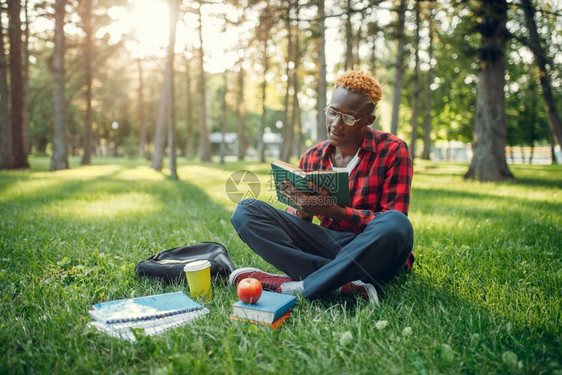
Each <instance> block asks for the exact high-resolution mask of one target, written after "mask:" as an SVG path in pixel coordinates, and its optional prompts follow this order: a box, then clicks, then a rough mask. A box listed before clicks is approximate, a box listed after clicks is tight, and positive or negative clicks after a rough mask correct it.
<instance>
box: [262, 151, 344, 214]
mask: <svg viewBox="0 0 562 375" xmlns="http://www.w3.org/2000/svg"><path fill="white" fill-rule="evenodd" d="M271 170H272V173H273V182H274V183H275V190H276V192H277V199H278V200H279V201H280V202H282V203H285V204H287V205H289V206H291V207H294V208H297V209H298V207H296V206H295V205H294V204H292V202H289V201H288V200H287V199H286V198H285V196H284V195H283V194H281V192H280V189H279V183H280V182H282V181H285V180H287V181H290V182H291V183H293V185H295V187H296V188H297V189H299V190H300V191H302V192H304V193H308V194H314V192H313V191H312V189H310V187H309V186H308V182H309V181H312V182H313V183H314V184H315V185H316V186H319V187H322V188H324V189H326V190H327V191H328V192H329V193H330V195H331V196H332V197H334V199H335V203H336V204H338V205H340V206H343V207H345V206H349V175H348V174H347V172H342V171H329V170H326V171H312V172H308V173H306V172H305V171H303V170H302V169H300V168H298V167H296V166H294V165H291V164H289V163H285V162H283V161H280V160H277V161H275V162H273V163H271Z"/></svg>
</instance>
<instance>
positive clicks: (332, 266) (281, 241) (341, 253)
mask: <svg viewBox="0 0 562 375" xmlns="http://www.w3.org/2000/svg"><path fill="white" fill-rule="evenodd" d="M231 221H232V225H233V226H234V228H235V229H236V231H237V232H238V235H239V236H240V238H241V239H242V240H243V241H244V242H245V243H246V244H247V245H248V246H249V247H250V249H252V250H253V251H254V252H255V253H256V254H258V255H259V256H261V257H262V258H263V259H265V260H266V261H267V262H268V263H270V264H272V265H273V266H275V267H276V268H277V269H279V270H281V271H283V272H285V273H286V274H287V275H289V276H290V277H292V278H293V279H295V280H303V284H304V296H305V297H306V298H308V299H311V300H313V299H316V298H318V297H321V296H322V295H324V294H326V293H328V292H330V291H332V290H335V289H337V288H338V287H340V286H342V285H343V284H345V283H347V282H349V281H355V280H362V281H364V282H367V283H371V284H373V285H376V286H379V287H380V285H381V284H384V283H386V282H388V281H390V280H392V279H393V278H394V277H396V275H398V274H399V273H400V272H401V270H402V269H403V266H404V264H405V263H406V260H407V259H408V256H409V255H410V252H411V251H412V246H413V240H414V232H413V229H412V225H411V224H410V221H409V220H408V218H407V217H406V215H404V214H403V213H401V212H399V211H385V212H383V213H381V214H379V215H377V217H376V218H375V219H374V220H373V221H371V222H370V223H369V224H368V225H367V226H366V227H365V230H364V231H363V232H361V233H359V234H354V233H350V232H338V231H334V230H332V229H328V228H326V227H323V226H320V225H316V224H313V223H309V222H307V221H305V220H302V219H301V218H298V217H296V216H294V215H291V214H289V213H287V212H284V211H281V210H278V209H276V208H273V207H272V206H270V205H269V204H267V203H266V202H263V201H259V200H254V199H246V200H243V201H242V202H240V204H239V205H238V206H237V207H236V210H235V211H234V214H233V215H232V219H231Z"/></svg>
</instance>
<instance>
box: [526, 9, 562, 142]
mask: <svg viewBox="0 0 562 375" xmlns="http://www.w3.org/2000/svg"><path fill="white" fill-rule="evenodd" d="M521 1H522V4H523V11H524V12H525V23H526V25H527V29H528V30H529V39H528V41H527V45H528V46H529V48H530V49H531V51H532V52H533V56H534V57H535V62H536V64H537V67H538V68H539V72H540V75H539V79H540V82H541V88H542V93H543V96H544V101H545V104H546V112H547V113H548V120H549V123H550V128H551V130H552V135H553V137H554V138H556V139H557V141H558V145H560V147H562V123H561V121H560V114H559V113H558V109H557V108H556V100H555V99H554V95H553V94H552V84H551V83H550V81H551V79H550V71H549V70H548V69H547V61H548V57H547V54H546V52H545V50H544V48H543V46H542V41H541V38H540V36H539V33H538V32H537V25H536V23H535V9H534V8H533V4H532V3H531V0H521Z"/></svg>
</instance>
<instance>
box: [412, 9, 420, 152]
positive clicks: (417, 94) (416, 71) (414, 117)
mask: <svg viewBox="0 0 562 375" xmlns="http://www.w3.org/2000/svg"><path fill="white" fill-rule="evenodd" d="M415 9H416V35H415V42H414V59H415V66H414V95H413V96H414V97H413V103H414V105H413V107H414V108H413V110H412V136H411V139H410V153H411V155H412V159H415V157H416V139H417V138H418V112H419V110H420V92H421V88H420V51H419V48H420V2H419V1H416V5H415Z"/></svg>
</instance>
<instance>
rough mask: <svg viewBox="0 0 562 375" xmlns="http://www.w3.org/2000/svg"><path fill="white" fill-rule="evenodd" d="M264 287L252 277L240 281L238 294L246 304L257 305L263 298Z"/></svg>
mask: <svg viewBox="0 0 562 375" xmlns="http://www.w3.org/2000/svg"><path fill="white" fill-rule="evenodd" d="M262 290H263V287H262V286H261V283H260V281H259V280H258V279H254V278H251V277H248V278H245V279H242V280H240V282H239V283H238V287H237V288H236V293H237V294H238V298H240V300H241V301H242V302H245V303H250V304H252V303H256V302H258V300H259V299H260V297H261V292H262Z"/></svg>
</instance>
